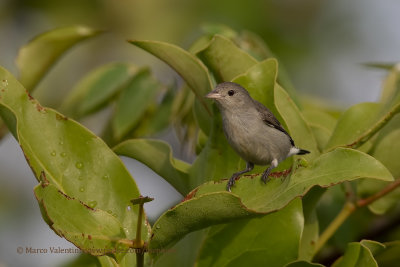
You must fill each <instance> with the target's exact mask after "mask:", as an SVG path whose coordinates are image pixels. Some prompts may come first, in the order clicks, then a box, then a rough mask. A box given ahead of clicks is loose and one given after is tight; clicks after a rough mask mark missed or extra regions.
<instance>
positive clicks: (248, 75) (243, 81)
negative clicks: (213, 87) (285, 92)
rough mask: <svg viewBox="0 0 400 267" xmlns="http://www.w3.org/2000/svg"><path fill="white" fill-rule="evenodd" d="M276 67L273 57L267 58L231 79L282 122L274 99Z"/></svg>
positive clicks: (276, 63)
mask: <svg viewBox="0 0 400 267" xmlns="http://www.w3.org/2000/svg"><path fill="white" fill-rule="evenodd" d="M277 68H278V62H277V61H276V60H275V59H267V60H265V61H262V62H260V63H257V64H256V65H254V66H253V67H251V68H249V69H248V70H247V71H246V72H245V73H244V74H242V75H239V76H237V77H236V78H235V79H233V82H235V83H238V84H240V85H241V86H243V87H244V88H246V90H247V91H249V93H250V95H251V97H252V98H254V99H256V100H257V101H258V102H260V103H262V104H263V105H264V106H266V107H267V108H268V109H269V110H271V112H272V113H273V114H274V115H275V116H276V117H277V118H278V120H279V121H281V122H282V123H283V120H282V118H281V117H280V114H279V113H278V110H277V109H276V107H275V101H274V94H275V92H274V87H275V82H276V77H277V72H278V69H277Z"/></svg>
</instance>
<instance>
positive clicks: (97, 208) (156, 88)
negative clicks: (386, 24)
mask: <svg viewBox="0 0 400 267" xmlns="http://www.w3.org/2000/svg"><path fill="white" fill-rule="evenodd" d="M82 29H84V30H82ZM97 33H98V32H97V31H95V30H92V29H89V28H86V27H81V26H76V27H67V28H60V29H55V30H53V31H50V32H47V33H45V34H42V35H40V36H39V37H37V38H35V39H33V40H32V41H31V42H30V43H29V44H27V45H26V46H24V47H23V48H22V49H21V53H20V56H19V58H18V61H17V62H18V67H19V68H20V72H21V77H20V79H19V81H18V80H17V79H16V78H14V77H13V76H12V75H11V74H10V73H9V72H8V71H7V70H5V69H3V68H1V69H0V115H1V118H2V120H3V121H4V123H5V124H6V125H7V127H8V129H9V130H10V131H11V133H12V134H13V135H14V137H15V138H16V139H17V140H18V142H19V144H20V146H21V149H22V150H23V152H24V154H25V157H26V160H27V162H28V164H29V166H30V167H31V169H32V171H33V173H34V174H35V176H36V178H37V179H38V182H39V184H38V185H37V186H36V187H35V189H34V193H35V196H36V198H37V200H38V203H39V206H40V210H41V212H42V215H43V219H44V220H45V222H46V223H47V224H48V225H49V226H50V227H51V228H52V229H53V230H54V232H55V233H56V234H58V235H60V236H62V237H64V238H66V239H67V240H69V241H70V242H72V243H73V244H74V245H76V246H77V247H79V248H81V249H82V250H83V251H84V252H86V253H88V254H90V255H92V256H88V255H82V256H80V257H79V258H78V259H76V261H74V262H71V266H72V265H73V264H77V263H82V262H86V263H87V264H91V265H96V266H98V265H101V266H132V265H134V264H135V262H136V264H137V265H138V266H142V265H143V263H144V264H146V265H154V266H163V265H164V266H165V264H167V265H171V266H178V265H180V264H182V263H183V262H185V265H194V264H196V265H197V266H243V265H244V264H246V265H254V266H263V265H265V264H267V263H268V265H269V266H322V265H320V264H318V263H315V262H318V261H319V262H323V260H324V256H323V253H320V251H321V250H322V251H324V250H323V248H324V247H329V246H330V247H332V246H334V245H335V244H334V243H333V242H330V243H328V244H327V243H326V242H327V241H328V240H329V239H331V237H332V236H334V237H338V236H339V237H340V236H341V233H340V231H337V230H338V229H339V227H340V226H342V225H343V226H346V224H347V225H349V221H350V220H349V221H347V222H346V219H348V218H349V217H350V219H351V218H352V217H351V215H352V214H354V212H355V211H356V210H359V209H362V208H363V207H365V206H368V208H369V210H370V211H371V212H368V213H365V214H364V215H363V216H364V217H362V220H364V221H365V222H371V223H373V222H374V220H375V218H376V217H375V216H374V214H373V213H375V214H388V213H390V212H392V211H393V210H395V209H394V207H395V206H396V204H397V200H398V199H399V196H400V193H399V190H398V189H396V188H397V187H398V186H399V184H400V183H399V181H400V180H395V179H398V178H399V174H400V169H399V164H397V160H396V158H397V157H398V156H399V153H400V152H399V151H400V150H399V149H398V144H397V143H398V142H396V141H397V140H398V137H399V125H400V124H399V121H400V120H399V115H398V114H397V113H398V112H399V111H400V97H399V96H400V86H399V83H398V82H397V81H398V80H399V77H400V75H399V70H398V68H397V67H396V66H393V67H392V69H391V70H390V74H389V76H388V79H387V81H386V83H385V86H384V90H383V94H382V99H381V100H380V101H379V102H377V103H360V104H357V105H355V106H353V107H350V108H349V109H348V110H346V111H344V112H343V113H341V115H340V117H339V118H337V117H335V116H332V115H331V114H332V112H330V110H329V109H328V108H325V107H321V108H316V107H311V106H309V105H307V104H306V103H301V101H300V99H301V98H299V97H298V93H297V92H296V91H295V90H293V87H292V86H291V82H290V81H289V79H288V78H287V77H288V76H287V74H286V73H285V71H284V68H283V67H282V66H278V65H279V64H278V61H277V60H276V59H275V58H273V55H272V53H271V52H270V51H269V49H268V48H267V46H266V45H265V44H264V43H263V41H262V40H261V39H260V38H259V37H258V36H256V35H255V34H253V33H249V32H243V33H237V32H235V31H233V30H231V29H229V28H226V27H215V28H206V30H205V32H204V35H203V36H201V37H200V38H199V39H198V40H197V41H196V42H194V44H193V45H192V47H190V48H189V49H188V50H184V49H182V48H180V47H178V46H175V45H173V44H169V43H164V42H159V41H144V40H132V41H129V42H130V43H131V44H132V45H134V46H137V47H140V48H141V49H143V50H145V51H147V52H149V53H151V54H153V55H154V56H156V57H158V58H159V59H161V60H162V61H164V62H165V63H167V64H168V65H169V66H171V67H172V68H173V69H174V70H175V71H176V72H177V73H178V74H179V75H180V76H181V77H182V79H183V80H184V82H185V83H184V84H183V85H182V86H181V87H180V88H176V86H175V85H167V86H165V85H163V84H162V83H161V82H160V81H158V80H157V79H156V78H155V77H154V76H153V75H152V74H151V71H150V70H149V69H148V68H145V67H140V68H139V67H136V66H134V65H132V64H131V63H124V62H113V63H109V64H106V65H103V66H99V67H98V68H96V69H94V70H93V71H91V72H90V73H88V74H86V75H85V76H84V77H83V78H82V79H81V80H80V81H79V82H78V83H77V85H76V86H75V87H74V88H73V89H72V90H71V92H70V94H69V96H68V97H67V98H66V100H65V101H64V103H63V104H62V105H61V106H60V108H59V110H60V111H61V112H63V113H64V114H65V115H67V116H70V117H71V118H68V117H66V116H65V115H63V114H61V113H60V112H58V111H56V110H53V109H49V108H45V107H42V106H41V105H40V104H39V102H38V101H37V100H35V99H34V98H33V97H32V96H31V95H30V94H29V92H28V91H32V90H33V89H34V87H35V85H36V84H37V83H38V82H39V81H40V80H41V79H42V77H43V76H44V75H45V74H46V73H47V72H48V71H49V69H50V68H51V66H52V64H54V63H55V62H56V61H57V60H58V58H59V57H60V56H61V55H62V54H63V53H64V52H65V51H66V50H67V49H68V48H69V47H71V46H72V45H73V44H75V43H78V42H81V41H83V40H84V39H86V38H88V37H91V36H95V35H96V34H97ZM44 51H45V52H44ZM42 54H45V55H46V57H41V58H40V60H39V62H40V64H37V65H32V62H33V61H34V60H36V57H37V55H42ZM221 81H234V82H236V83H239V84H241V85H242V86H244V87H245V88H247V89H248V90H249V92H250V94H251V95H252V96H253V97H254V98H255V99H257V100H258V101H260V102H261V103H263V104H264V105H266V106H267V107H268V108H269V109H270V110H272V111H273V113H274V114H275V115H276V116H277V118H279V120H280V121H281V122H282V124H283V125H284V127H285V128H286V129H287V130H288V131H289V133H290V134H291V136H292V137H293V139H294V141H295V142H296V144H297V145H298V146H299V147H302V148H305V149H307V150H310V151H311V153H310V154H308V155H302V156H294V157H293V158H289V159H287V160H285V161H284V162H283V163H282V164H280V166H279V167H278V168H277V170H276V171H275V172H274V173H273V174H272V176H274V177H276V178H281V179H273V180H271V181H270V182H269V183H267V184H266V185H264V184H262V183H261V182H260V179H259V178H260V170H261V169H260V168H255V170H254V171H253V172H252V173H250V174H249V175H245V176H244V177H242V178H241V179H240V180H239V181H237V183H236V186H235V187H234V188H233V190H232V193H230V192H227V191H225V179H227V178H229V176H230V175H231V174H232V173H233V172H235V171H237V170H239V169H241V168H243V166H244V164H245V163H244V162H243V160H241V159H240V158H239V157H238V156H237V155H236V154H235V153H234V152H233V150H232V149H231V148H230V146H229V145H228V143H227V141H226V139H225V137H224V135H223V131H222V126H221V119H220V116H219V114H218V112H217V109H216V108H215V107H214V105H213V104H212V103H211V102H210V101H209V100H206V99H205V98H204V97H203V96H204V95H205V94H206V93H207V92H209V91H210V90H212V88H213V87H214V86H215V84H216V83H218V82H221ZM285 89H286V90H285ZM106 107H107V108H109V109H110V110H111V111H112V115H111V116H110V118H109V121H108V123H107V124H106V127H105V129H104V131H103V134H102V135H101V138H100V137H98V136H96V135H94V134H93V133H92V132H90V131H89V130H88V129H86V128H85V127H84V126H82V125H81V124H80V123H78V122H77V121H75V120H80V119H82V118H84V117H86V116H89V115H91V114H94V113H97V112H99V111H100V110H103V109H105V108H106ZM171 125H174V127H175V128H176V130H177V131H178V132H179V131H180V132H181V133H183V134H182V136H183V137H182V139H181V141H182V142H183V143H187V142H192V143H196V159H195V161H194V162H193V163H192V164H189V163H187V162H184V161H182V160H179V159H176V158H174V157H173V153H172V150H171V147H170V146H169V145H168V144H167V143H165V142H163V141H160V140H157V139H151V138H149V137H151V136H154V135H155V134H156V133H160V132H162V131H163V130H165V129H166V128H167V127H169V126H171ZM103 140H104V141H103ZM110 146H111V147H113V149H110ZM117 154H118V155H124V156H128V157H131V158H134V159H136V160H138V161H141V162H142V163H144V164H145V165H147V166H148V167H149V168H151V169H153V170H154V171H155V172H156V173H158V174H159V175H160V176H162V177H163V178H164V179H165V180H166V181H168V182H169V183H170V184H171V185H172V186H173V187H175V188H176V189H177V190H178V191H179V192H180V193H181V194H183V195H185V196H186V197H185V198H184V199H183V201H182V202H181V203H179V204H178V205H176V206H175V207H171V208H170V209H169V210H167V211H165V212H164V213H163V214H162V215H161V216H160V217H159V218H158V220H157V221H156V222H155V223H154V224H153V225H152V226H150V224H149V222H148V221H147V219H146V216H143V204H144V202H146V201H149V200H150V199H149V198H142V197H141V196H140V193H139V190H138V188H137V186H136V184H135V182H134V180H133V179H132V177H131V176H130V174H129V173H128V172H127V170H126V168H125V166H124V165H123V164H122V162H121V161H120V159H119V158H118V156H117ZM340 183H342V189H343V190H340V188H339V190H334V189H338V185H337V184H340ZM339 187H340V186H339ZM326 188H328V189H326ZM327 199H331V200H332V199H334V202H332V201H327ZM336 200H337V201H336ZM339 204H340V205H343V209H342V211H341V212H339V213H338V215H337V216H336V217H335V218H333V217H334V214H332V212H331V215H330V216H331V217H332V218H331V220H332V222H331V223H330V224H329V225H327V224H328V223H327V222H326V220H327V219H326V218H324V217H323V216H321V214H322V212H323V210H336V208H335V207H337V205H339ZM335 205H336V206H335ZM330 207H333V209H330ZM354 216H355V215H354ZM388 218H390V216H388ZM357 223H358V222H357V221H356V222H352V223H350V227H353V228H354V227H357V226H358V225H357ZM320 229H321V230H322V231H321V232H322V233H321V235H320V234H319V230H320ZM358 240H359V237H357V236H354V237H352V238H351V240H349V241H347V242H345V243H341V244H338V245H337V247H345V246H346V250H345V251H344V252H343V256H342V257H340V258H338V259H337V260H336V262H335V263H334V266H377V264H379V266H391V265H390V264H392V263H393V262H395V260H394V259H397V260H398V259H399V258H398V253H396V252H397V251H398V249H399V245H398V241H395V240H390V239H387V238H386V239H380V241H382V242H386V243H379V242H377V241H370V240H362V241H361V242H354V241H358ZM350 241H353V242H350ZM387 241H391V242H387ZM348 242H350V243H348ZM347 243H348V244H347ZM192 248H193V249H195V250H194V251H193V250H192ZM189 251H190V253H189ZM185 255H186V256H185ZM187 255H191V256H190V257H189V256H187ZM184 259H185V260H184ZM312 261H314V263H312Z"/></svg>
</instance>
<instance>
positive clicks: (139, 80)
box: [112, 69, 161, 140]
mask: <svg viewBox="0 0 400 267" xmlns="http://www.w3.org/2000/svg"><path fill="white" fill-rule="evenodd" d="M160 88H161V84H160V83H159V82H158V81H157V80H156V79H155V78H154V77H152V75H151V74H150V71H149V70H148V69H144V70H142V71H140V72H138V74H137V75H136V76H135V77H134V78H133V79H132V80H131V81H130V82H129V84H128V85H127V86H126V87H125V88H124V90H123V91H122V92H121V94H120V95H119V97H118V101H117V106H116V112H115V115H114V118H113V120H112V127H113V133H114V137H115V139H116V140H120V139H121V138H122V137H124V136H125V135H126V134H128V133H129V131H131V130H132V129H133V128H134V127H135V126H136V124H137V123H138V122H139V120H140V119H141V118H142V116H143V114H144V112H145V111H146V109H147V108H148V107H149V105H150V104H151V103H152V102H154V101H155V97H156V94H157V92H158V90H159V89H160Z"/></svg>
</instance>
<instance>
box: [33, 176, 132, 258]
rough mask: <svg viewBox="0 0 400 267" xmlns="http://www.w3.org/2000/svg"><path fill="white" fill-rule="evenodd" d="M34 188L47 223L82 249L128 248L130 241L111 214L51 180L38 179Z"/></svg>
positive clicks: (105, 251) (106, 251) (97, 252)
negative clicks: (46, 181)
mask: <svg viewBox="0 0 400 267" xmlns="http://www.w3.org/2000/svg"><path fill="white" fill-rule="evenodd" d="M34 191H35V196H36V198H37V200H38V202H39V204H40V206H41V210H42V213H44V217H46V218H47V219H48V220H49V222H48V224H49V225H50V227H51V228H52V229H53V230H54V232H56V233H57V234H58V235H59V236H62V237H64V238H65V239H67V240H68V241H70V242H72V243H73V244H75V245H76V246H77V247H78V248H80V249H81V250H82V251H84V252H86V253H89V254H92V255H97V256H98V255H105V254H109V253H112V251H113V249H115V248H116V247H117V246H118V247H121V245H122V247H124V246H125V248H128V244H129V242H131V241H129V240H127V239H125V238H126V235H125V232H124V230H123V228H122V225H121V223H120V222H119V221H118V220H117V219H116V218H115V217H114V216H113V215H111V214H109V213H107V212H106V211H103V210H98V209H94V208H91V207H89V206H87V205H85V204H83V203H82V202H80V201H79V200H78V199H74V198H71V197H70V196H67V195H65V194H64V193H62V192H61V191H60V190H59V189H57V188H56V187H55V186H54V185H52V184H45V182H42V183H41V184H39V185H37V186H36V187H35V190H34ZM71 215H72V216H71ZM123 241H125V242H126V243H125V244H124V243H123Z"/></svg>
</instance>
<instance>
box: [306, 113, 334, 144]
mask: <svg viewBox="0 0 400 267" xmlns="http://www.w3.org/2000/svg"><path fill="white" fill-rule="evenodd" d="M303 116H304V118H305V120H306V122H307V124H308V125H309V127H310V129H311V130H312V132H313V134H314V137H315V140H316V141H317V145H318V149H319V151H323V150H324V148H325V146H326V144H327V143H328V141H329V138H330V137H331V135H332V131H333V129H334V128H335V125H336V119H335V118H334V117H333V116H331V115H329V114H328V113H326V112H323V111H320V110H310V109H308V110H304V111H303Z"/></svg>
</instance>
